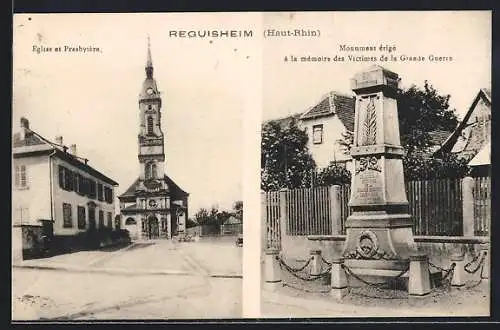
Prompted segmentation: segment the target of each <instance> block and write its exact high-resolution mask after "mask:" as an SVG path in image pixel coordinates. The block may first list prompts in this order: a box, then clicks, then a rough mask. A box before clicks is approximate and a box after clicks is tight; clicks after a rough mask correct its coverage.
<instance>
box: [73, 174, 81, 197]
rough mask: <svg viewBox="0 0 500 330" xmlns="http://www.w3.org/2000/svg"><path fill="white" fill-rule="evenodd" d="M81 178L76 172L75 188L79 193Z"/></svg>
mask: <svg viewBox="0 0 500 330" xmlns="http://www.w3.org/2000/svg"><path fill="white" fill-rule="evenodd" d="M80 177H81V175H80V174H78V173H76V172H75V173H74V174H73V188H74V190H75V191H76V192H77V193H78V192H79V191H80Z"/></svg>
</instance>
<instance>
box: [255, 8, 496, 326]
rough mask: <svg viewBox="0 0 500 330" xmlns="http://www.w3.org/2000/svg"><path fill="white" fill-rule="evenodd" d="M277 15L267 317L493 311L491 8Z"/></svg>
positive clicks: (265, 212) (267, 137)
mask: <svg viewBox="0 0 500 330" xmlns="http://www.w3.org/2000/svg"><path fill="white" fill-rule="evenodd" d="M263 16H264V18H263V22H264V26H263V30H264V37H265V39H264V41H263V48H264V50H263V88H262V91H263V95H262V100H263V101H262V103H263V109H262V124H261V129H262V132H261V138H262V140H261V185H260V189H261V242H262V244H261V251H260V255H261V258H260V262H261V314H262V317H264V318H314V317H321V318H345V317H451V316H490V276H489V270H490V260H491V255H490V234H491V232H490V223H491V211H490V209H491V195H490V194H491V164H490V145H491V111H492V109H491V102H492V100H491V59H492V57H491V31H492V26H491V12H490V11H408V12H404V11H398V12H393V11H379V12H378V11H372V12H362V11H353V12H275V13H273V12H269V13H264V14H263Z"/></svg>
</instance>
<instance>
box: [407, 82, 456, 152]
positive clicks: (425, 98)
mask: <svg viewBox="0 0 500 330" xmlns="http://www.w3.org/2000/svg"><path fill="white" fill-rule="evenodd" d="M449 100H450V95H449V94H448V95H440V94H439V93H438V91H437V90H436V89H435V88H434V87H433V86H432V85H431V84H429V82H428V81H427V80H426V81H424V87H423V89H422V88H418V87H417V86H415V85H412V86H411V87H410V88H408V89H406V90H402V91H400V93H399V98H398V117H399V130H400V132H401V145H402V146H403V147H404V148H405V150H406V152H407V154H412V153H414V152H421V151H425V150H426V149H427V148H428V147H429V146H430V142H431V138H430V135H429V132H432V131H434V130H443V131H448V132H450V133H451V132H453V130H454V129H455V128H456V127H457V125H458V119H457V116H456V114H455V109H450V104H449Z"/></svg>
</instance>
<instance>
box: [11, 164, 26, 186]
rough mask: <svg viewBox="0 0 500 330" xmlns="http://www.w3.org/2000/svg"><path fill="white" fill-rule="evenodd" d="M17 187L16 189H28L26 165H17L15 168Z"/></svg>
mask: <svg viewBox="0 0 500 330" xmlns="http://www.w3.org/2000/svg"><path fill="white" fill-rule="evenodd" d="M14 181H15V186H16V188H26V187H27V186H28V185H27V181H26V165H16V168H15V179H14Z"/></svg>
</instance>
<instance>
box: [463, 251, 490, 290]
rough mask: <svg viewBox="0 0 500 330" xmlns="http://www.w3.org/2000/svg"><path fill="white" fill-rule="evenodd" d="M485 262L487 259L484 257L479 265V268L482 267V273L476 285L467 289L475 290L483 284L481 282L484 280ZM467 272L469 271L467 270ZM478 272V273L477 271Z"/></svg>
mask: <svg viewBox="0 0 500 330" xmlns="http://www.w3.org/2000/svg"><path fill="white" fill-rule="evenodd" d="M485 261H486V258H484V257H483V258H482V259H481V262H480V264H479V266H480V267H481V273H480V276H479V280H478V281H477V282H476V283H474V284H473V285H470V286H467V287H466V288H467V289H473V288H475V287H477V286H478V285H479V284H481V282H482V281H483V280H484V277H483V272H484V264H485ZM466 271H467V270H466ZM476 272H477V270H476Z"/></svg>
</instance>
